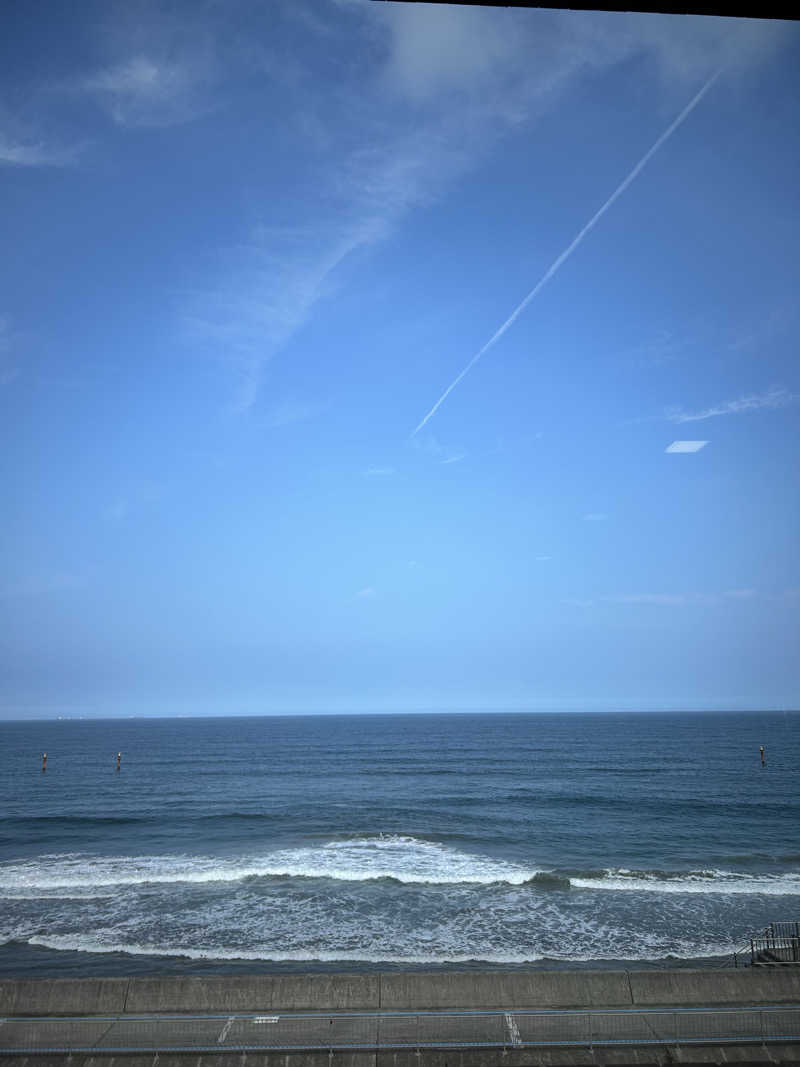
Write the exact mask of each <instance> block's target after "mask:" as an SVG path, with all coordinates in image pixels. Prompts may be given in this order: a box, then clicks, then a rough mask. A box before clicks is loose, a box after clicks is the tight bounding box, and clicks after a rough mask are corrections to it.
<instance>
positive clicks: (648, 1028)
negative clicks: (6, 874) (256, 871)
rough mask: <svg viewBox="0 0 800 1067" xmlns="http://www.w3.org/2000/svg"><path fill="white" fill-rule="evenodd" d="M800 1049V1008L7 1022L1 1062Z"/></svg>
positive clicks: (0, 1036)
mask: <svg viewBox="0 0 800 1067" xmlns="http://www.w3.org/2000/svg"><path fill="white" fill-rule="evenodd" d="M777 1042H800V1006H795V1005H793V1006H790V1007H767V1008H739V1009H729V1010H708V1009H691V1008H685V1009H673V1010H661V1011H658V1010H650V1009H619V1010H606V1011H594V1010H591V1011H533V1010H509V1011H470V1012H375V1013H334V1014H321V1013H318V1012H315V1013H303V1012H293V1013H290V1014H278V1015H254V1014H252V1013H238V1014H233V1015H217V1014H215V1015H111V1016H72V1017H54V1016H51V1017H35V1018H34V1017H24V1016H16V1017H7V1018H4V1019H1V1020H0V1054H2V1055H8V1054H21V1053H26V1054H44V1053H49V1054H67V1053H91V1052H95V1053H99V1052H102V1053H104V1054H106V1055H113V1054H120V1055H121V1054H125V1053H156V1052H164V1053H167V1052H186V1053H188V1052H196V1053H201V1052H214V1053H220V1052H249V1051H254V1052H255V1051H263V1052H266V1051H274V1052H287V1053H288V1052H309V1051H319V1050H325V1051H331V1052H332V1051H337V1050H351V1051H352V1050H381V1049H420V1050H421V1049H449V1048H497V1049H500V1048H502V1049H512V1048H532V1047H549V1046H567V1047H584V1048H585V1047H589V1048H592V1047H595V1046H613V1045H630V1046H632V1045H642V1046H644V1045H673V1046H675V1045H731V1044H764V1043H767V1044H769V1043H777Z"/></svg>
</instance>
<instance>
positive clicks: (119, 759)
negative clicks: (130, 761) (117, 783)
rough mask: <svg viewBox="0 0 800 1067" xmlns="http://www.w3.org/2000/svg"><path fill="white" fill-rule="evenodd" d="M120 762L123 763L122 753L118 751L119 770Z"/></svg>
mask: <svg viewBox="0 0 800 1067" xmlns="http://www.w3.org/2000/svg"><path fill="white" fill-rule="evenodd" d="M120 763H122V753H121V752H118V753H117V770H119V765H120Z"/></svg>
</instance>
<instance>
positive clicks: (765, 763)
mask: <svg viewBox="0 0 800 1067" xmlns="http://www.w3.org/2000/svg"><path fill="white" fill-rule="evenodd" d="M766 765H767V758H766V756H765V755H764V746H763V745H761V766H762V767H766Z"/></svg>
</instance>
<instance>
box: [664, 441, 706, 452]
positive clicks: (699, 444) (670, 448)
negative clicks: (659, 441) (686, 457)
mask: <svg viewBox="0 0 800 1067" xmlns="http://www.w3.org/2000/svg"><path fill="white" fill-rule="evenodd" d="M707 444H708V441H673V442H672V444H671V445H667V447H666V448H665V449H664V451H665V452H699V451H700V449H701V448H705V447H706V445H707Z"/></svg>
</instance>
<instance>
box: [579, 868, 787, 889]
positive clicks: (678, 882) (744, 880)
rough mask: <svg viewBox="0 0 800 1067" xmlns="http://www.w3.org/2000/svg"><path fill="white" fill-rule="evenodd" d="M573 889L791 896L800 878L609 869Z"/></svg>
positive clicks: (583, 881) (769, 875) (584, 879)
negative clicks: (667, 873)
mask: <svg viewBox="0 0 800 1067" xmlns="http://www.w3.org/2000/svg"><path fill="white" fill-rule="evenodd" d="M570 882H571V884H572V886H573V887H574V888H576V889H602V890H614V891H620V890H622V891H624V892H638V893H715V894H721V895H727V894H732V895H742V894H748V895H751V896H752V895H757V894H766V895H767V896H794V895H798V894H800V874H794V873H790V874H774V875H773V874H759V875H751V874H739V873H736V872H734V871H719V870H708V871H690V872H689V873H687V874H676V875H665V874H655V873H650V872H647V871H629V870H626V869H625V868H624V867H620V868H617V869H611V868H610V869H608V870H607V871H606V872H605V874H603V875H602V876H601V877H599V878H570Z"/></svg>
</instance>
